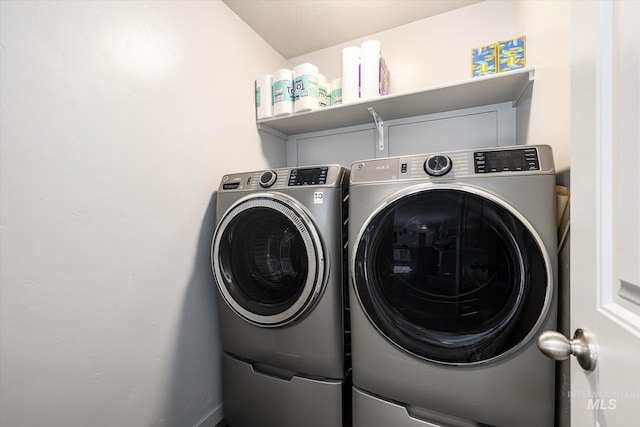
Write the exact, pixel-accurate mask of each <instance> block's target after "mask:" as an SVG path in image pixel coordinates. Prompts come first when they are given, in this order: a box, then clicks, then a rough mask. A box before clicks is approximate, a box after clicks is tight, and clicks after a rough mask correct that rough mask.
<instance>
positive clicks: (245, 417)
mask: <svg viewBox="0 0 640 427" xmlns="http://www.w3.org/2000/svg"><path fill="white" fill-rule="evenodd" d="M222 363H223V366H222V368H223V371H222V372H223V376H222V387H223V393H224V418H225V421H226V423H227V424H228V425H229V426H231V427H265V426H278V427H301V426H304V427H327V426H342V425H343V412H345V413H346V412H348V411H343V406H344V402H343V400H344V399H343V396H344V393H345V392H348V390H344V388H345V381H344V380H330V379H322V380H319V379H311V378H303V377H299V376H295V375H294V376H292V377H291V378H286V379H285V378H279V377H277V376H274V374H273V373H269V374H266V373H262V372H259V371H258V370H257V369H256V368H255V367H254V365H252V364H251V363H248V362H245V361H242V360H239V359H236V358H235V357H233V356H232V355H229V354H228V353H225V354H224V355H223V358H222Z"/></svg>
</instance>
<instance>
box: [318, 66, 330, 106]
mask: <svg viewBox="0 0 640 427" xmlns="http://www.w3.org/2000/svg"><path fill="white" fill-rule="evenodd" d="M330 96H331V94H330V93H329V92H327V78H326V77H325V76H324V74H318V106H319V107H320V108H324V107H326V106H328V105H330V104H329V100H330V98H329V97H330Z"/></svg>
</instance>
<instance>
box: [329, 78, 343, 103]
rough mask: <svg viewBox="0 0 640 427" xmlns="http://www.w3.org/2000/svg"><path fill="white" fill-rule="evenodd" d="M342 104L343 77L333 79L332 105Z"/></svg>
mask: <svg viewBox="0 0 640 427" xmlns="http://www.w3.org/2000/svg"><path fill="white" fill-rule="evenodd" d="M340 104H342V79H333V80H331V105H340Z"/></svg>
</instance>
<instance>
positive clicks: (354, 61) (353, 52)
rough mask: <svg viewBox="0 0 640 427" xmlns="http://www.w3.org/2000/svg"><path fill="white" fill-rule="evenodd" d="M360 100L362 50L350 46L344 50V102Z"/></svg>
mask: <svg viewBox="0 0 640 427" xmlns="http://www.w3.org/2000/svg"><path fill="white" fill-rule="evenodd" d="M359 98H360V48H359V47H358V46H349V47H345V48H344V49H342V102H343V103H345V104H347V103H349V102H354V101H357V100H358V99H359Z"/></svg>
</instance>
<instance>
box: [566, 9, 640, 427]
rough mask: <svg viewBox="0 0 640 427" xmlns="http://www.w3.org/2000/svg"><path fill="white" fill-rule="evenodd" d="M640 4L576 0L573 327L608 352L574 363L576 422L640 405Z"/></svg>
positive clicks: (620, 421)
mask: <svg viewBox="0 0 640 427" xmlns="http://www.w3.org/2000/svg"><path fill="white" fill-rule="evenodd" d="M639 3H640V2H637V1H635V0H633V1H578V2H572V3H571V7H572V22H571V24H572V58H571V61H572V62H571V63H572V71H571V81H572V84H571V97H572V105H571V111H572V113H571V114H572V118H571V134H572V136H571V204H572V206H571V290H570V292H571V298H570V305H571V331H575V330H576V329H577V328H584V329H587V330H589V331H590V332H592V333H593V335H594V337H595V343H596V345H597V358H598V360H597V365H596V368H595V370H593V371H590V372H589V371H586V370H584V369H582V368H581V367H580V366H579V364H578V363H577V360H576V358H574V357H572V358H571V361H570V363H571V391H570V393H569V394H570V397H571V425H572V426H576V427H578V426H579V427H583V426H593V425H596V426H597V425H599V426H602V427H604V426H611V427H618V426H620V427H624V426H631V425H637V422H638V421H637V418H638V411H639V410H640V250H639V248H638V246H639V242H640V226H639V224H640V210H639V208H638V203H639V202H638V201H639V200H640V175H639V173H638V170H639V169H640V150H639V149H638V146H639V145H640V132H639V129H640V108H639V103H640V84H639V80H640V67H639V61H640V59H639V58H640V54H639V51H640V32H639V30H638V27H639V26H638V22H640V4H639ZM572 333H573V332H572ZM565 363H566V362H565Z"/></svg>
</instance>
